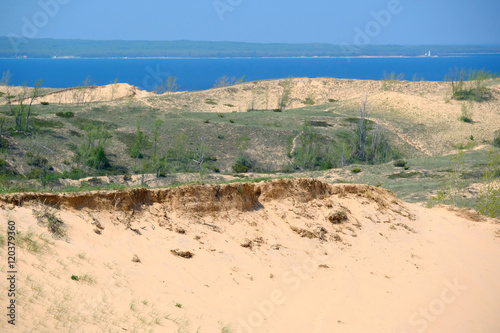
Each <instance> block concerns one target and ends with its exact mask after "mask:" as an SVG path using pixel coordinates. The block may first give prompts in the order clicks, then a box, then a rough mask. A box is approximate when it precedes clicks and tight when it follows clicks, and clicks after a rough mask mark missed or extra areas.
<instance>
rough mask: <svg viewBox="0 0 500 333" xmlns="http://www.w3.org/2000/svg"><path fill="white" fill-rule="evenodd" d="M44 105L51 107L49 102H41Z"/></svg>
mask: <svg viewBox="0 0 500 333" xmlns="http://www.w3.org/2000/svg"><path fill="white" fill-rule="evenodd" d="M40 104H42V105H49V102H40Z"/></svg>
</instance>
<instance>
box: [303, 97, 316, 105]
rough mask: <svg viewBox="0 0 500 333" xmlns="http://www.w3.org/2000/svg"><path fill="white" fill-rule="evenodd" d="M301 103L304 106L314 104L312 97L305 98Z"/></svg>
mask: <svg viewBox="0 0 500 333" xmlns="http://www.w3.org/2000/svg"><path fill="white" fill-rule="evenodd" d="M302 103H303V104H305V105H314V104H315V102H314V99H312V97H307V98H306V99H305V100H304V101H302Z"/></svg>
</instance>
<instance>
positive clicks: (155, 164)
mask: <svg viewBox="0 0 500 333" xmlns="http://www.w3.org/2000/svg"><path fill="white" fill-rule="evenodd" d="M162 124H163V121H162V120H159V119H157V120H156V122H155V130H154V132H153V153H152V155H151V167H152V168H153V171H154V172H155V173H156V177H159V176H160V174H161V173H163V172H165V170H166V167H167V158H166V157H165V155H163V156H161V157H160V154H159V152H158V143H159V140H160V127H161V125H162Z"/></svg>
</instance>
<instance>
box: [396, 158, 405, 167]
mask: <svg viewBox="0 0 500 333" xmlns="http://www.w3.org/2000/svg"><path fill="white" fill-rule="evenodd" d="M406 163H407V162H406V161H405V160H402V159H400V160H396V161H394V166H395V167H398V168H404V167H405V166H406Z"/></svg>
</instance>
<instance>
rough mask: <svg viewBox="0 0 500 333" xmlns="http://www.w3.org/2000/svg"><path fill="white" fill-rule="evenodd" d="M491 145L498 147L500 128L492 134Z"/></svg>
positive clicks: (499, 145) (499, 144)
mask: <svg viewBox="0 0 500 333" xmlns="http://www.w3.org/2000/svg"><path fill="white" fill-rule="evenodd" d="M493 146H495V147H498V148H500V130H498V131H496V132H495V135H494V136H493Z"/></svg>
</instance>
